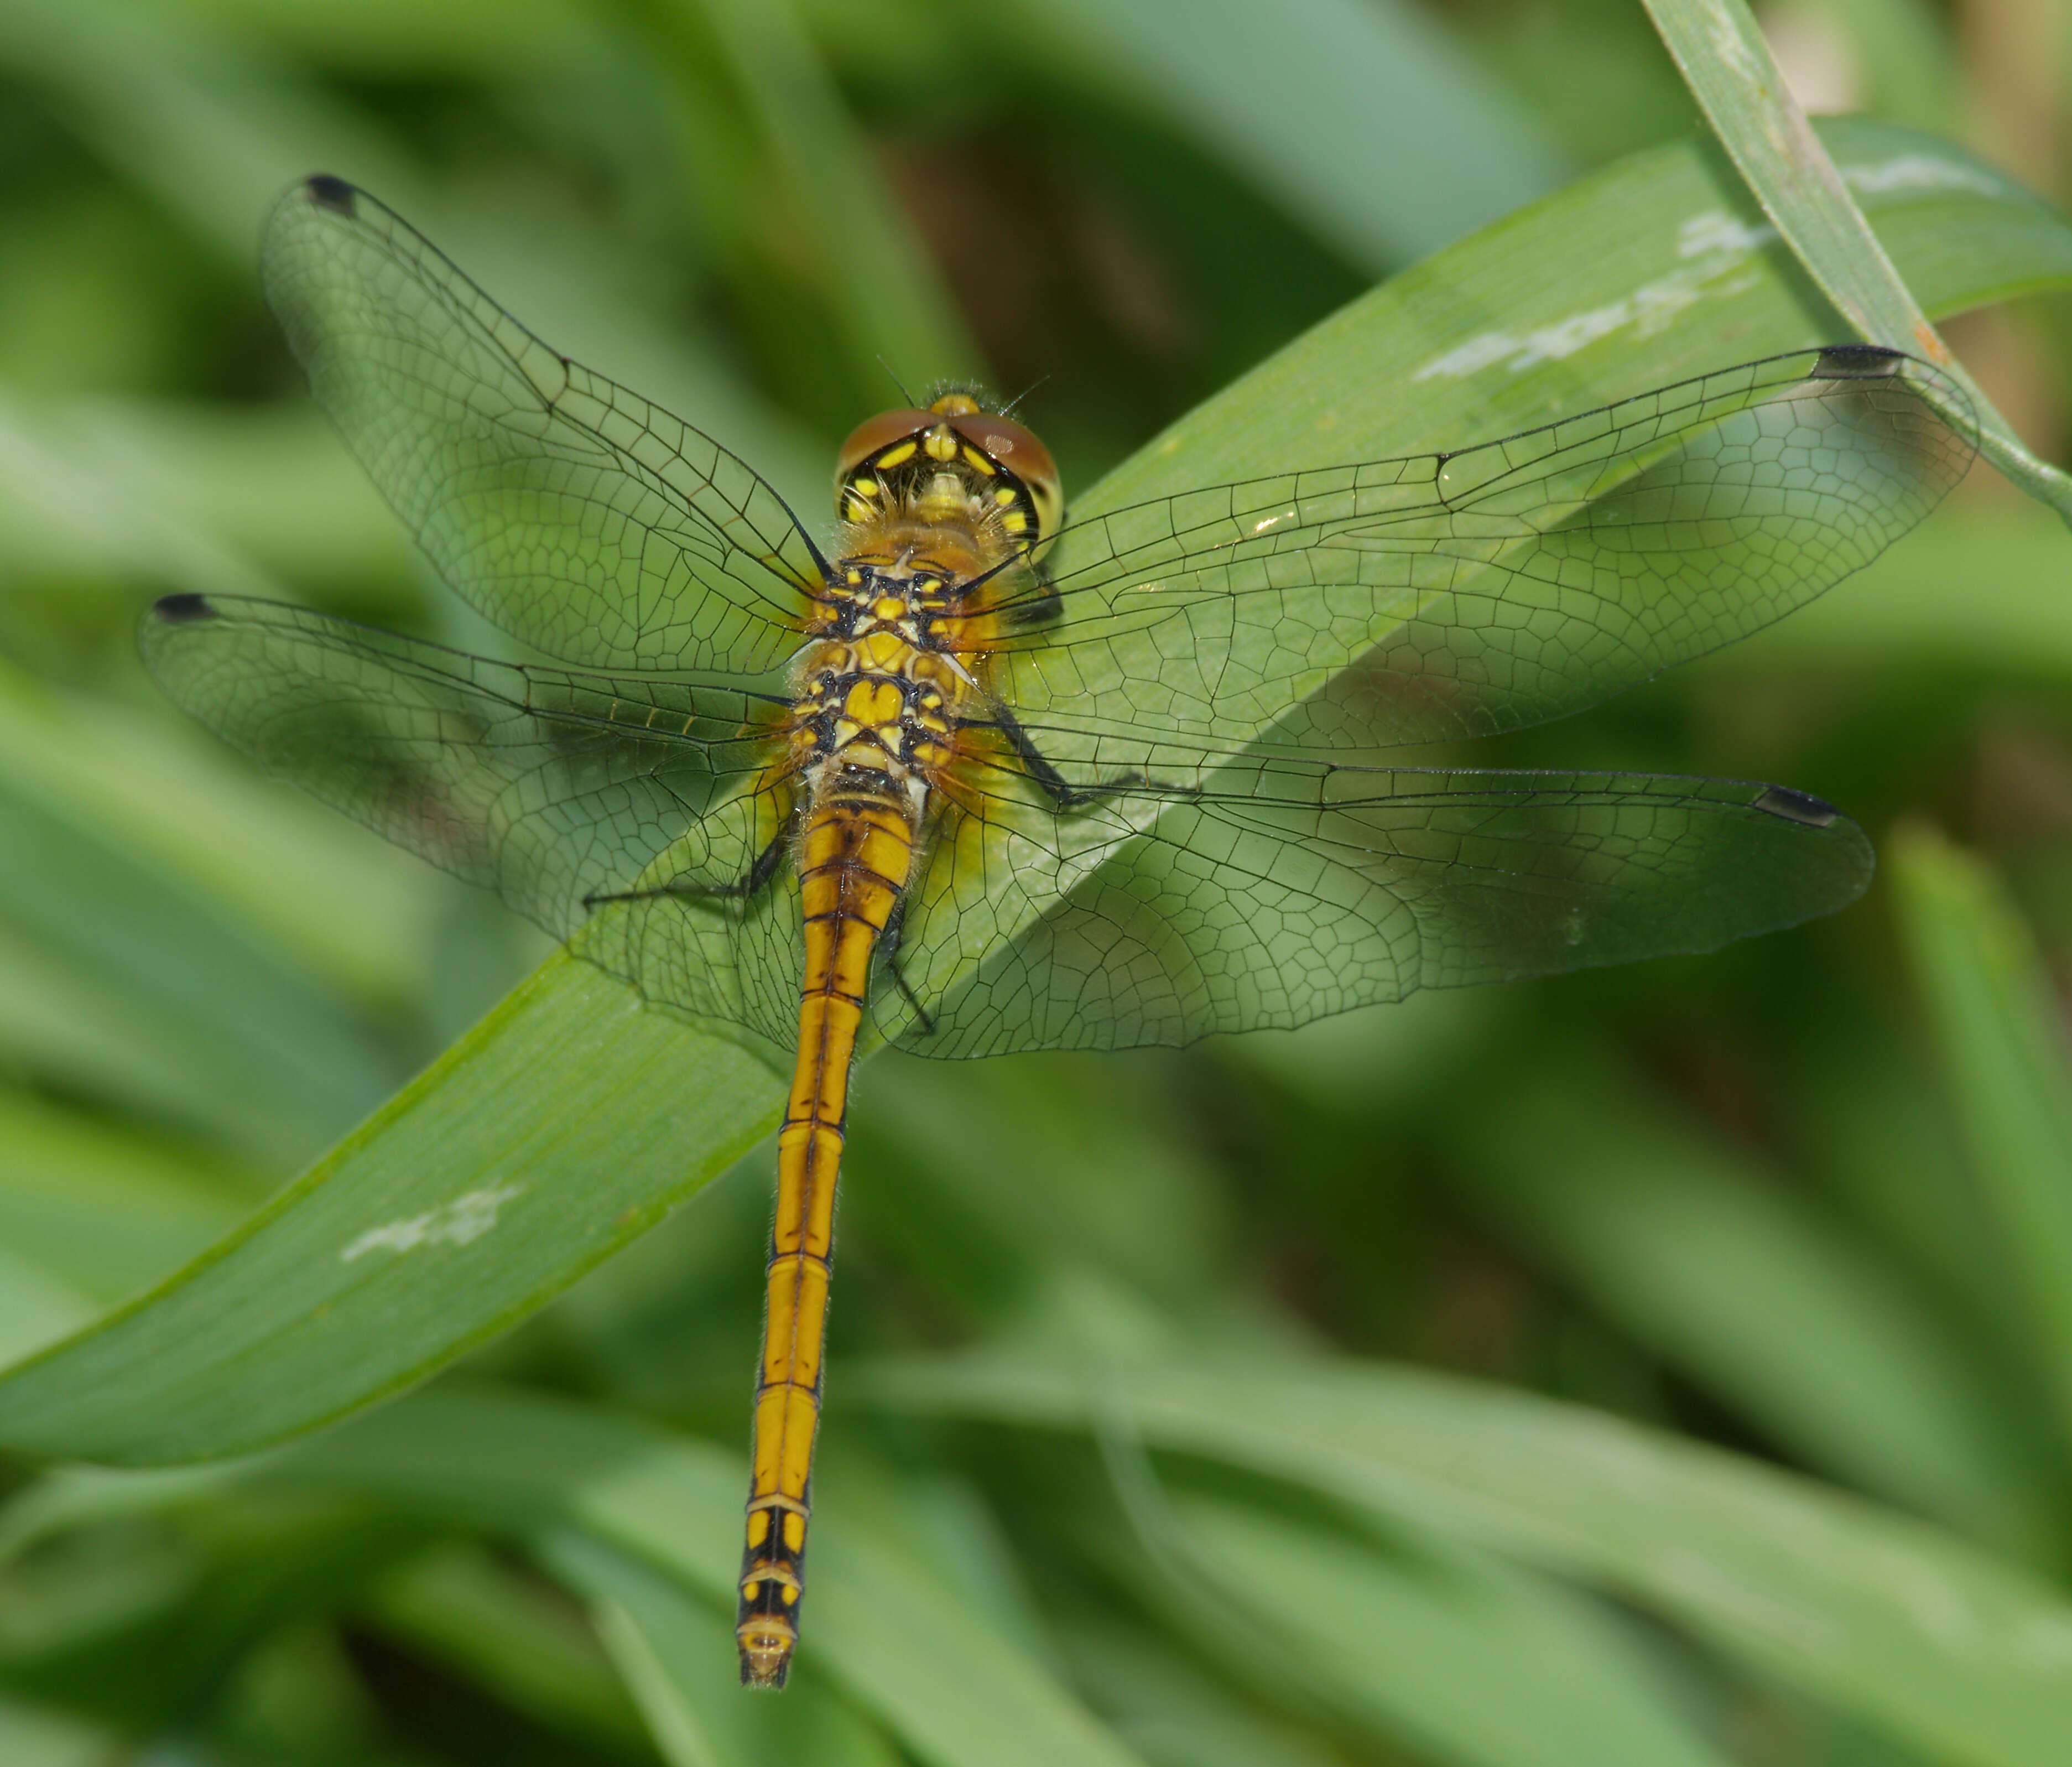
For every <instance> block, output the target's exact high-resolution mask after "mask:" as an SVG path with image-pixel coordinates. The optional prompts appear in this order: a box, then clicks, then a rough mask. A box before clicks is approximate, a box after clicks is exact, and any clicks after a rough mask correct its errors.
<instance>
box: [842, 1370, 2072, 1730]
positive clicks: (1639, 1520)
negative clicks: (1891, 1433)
mask: <svg viewBox="0 0 2072 1767" xmlns="http://www.w3.org/2000/svg"><path fill="white" fill-rule="evenodd" d="M857 1384H864V1383H861V1382H858V1383H857ZM868 1390H869V1394H870V1396H871V1397H872V1398H874V1399H875V1401H876V1402H878V1403H879V1404H881V1405H882V1406H884V1407H886V1408H888V1409H891V1410H894V1411H905V1412H912V1413H915V1414H921V1415H955V1416H964V1417H981V1418H990V1419H996V1420H997V1421H999V1422H1001V1423H1014V1424H1020V1425H1026V1426H1034V1427H1061V1428H1069V1429H1091V1428H1105V1427H1112V1426H1113V1425H1114V1424H1115V1423H1117V1422H1120V1423H1123V1424H1125V1425H1126V1426H1127V1427H1128V1428H1129V1429H1130V1430H1131V1431H1133V1433H1134V1434H1135V1435H1137V1437H1139V1438H1140V1439H1141V1440H1142V1441H1144V1442H1145V1444H1147V1445H1149V1446H1151V1447H1154V1448H1172V1449H1179V1450H1183V1451H1185V1452H1188V1453H1191V1454H1195V1455H1200V1456H1207V1457H1208V1458H1211V1459H1215V1460H1227V1461H1229V1462H1231V1463H1232V1464H1236V1465H1240V1466H1244V1467H1248V1468H1254V1469H1256V1470H1257V1471H1260V1472H1267V1473H1269V1474H1272V1475H1273V1476H1275V1477H1280V1478H1283V1479H1286V1480H1289V1481H1293V1482H1295V1483H1297V1484H1298V1485H1309V1486H1312V1487H1314V1488H1315V1489H1318V1490H1321V1491H1324V1492H1326V1493H1330V1494H1331V1495H1332V1496H1334V1497H1338V1498H1341V1499H1343V1500H1345V1501H1350V1502H1352V1503H1355V1504H1358V1505H1364V1506H1367V1507H1369V1508H1371V1509H1373V1510H1375V1511H1377V1512H1379V1513H1381V1514H1387V1515H1389V1516H1397V1517H1404V1518H1408V1519H1410V1520H1412V1521H1414V1522H1418V1523H1420V1524H1421V1525H1423V1526H1427V1527H1430V1528H1433V1529H1435V1530H1438V1531H1440V1532H1441V1533H1445V1534H1457V1535H1460V1536H1461V1537H1462V1538H1466V1539H1468V1540H1470V1541H1473V1542H1475V1543H1478V1544H1480V1545H1482V1546H1485V1547H1490V1548H1491V1549H1493V1550H1494V1551H1498V1552H1502V1553H1505V1554H1507V1555H1512V1556H1515V1557H1517V1558H1519V1559H1524V1560H1526V1561H1527V1562H1529V1563H1536V1564H1540V1565H1543V1566H1545V1567H1548V1568H1550V1569H1554V1570H1558V1571H1565V1572H1568V1573H1570V1574H1572V1575H1577V1576H1580V1577H1583V1578H1585V1579H1587V1580H1590V1581H1592V1582H1593V1583H1595V1584H1598V1585H1600V1586H1601V1587H1603V1588H1607V1589H1609V1590H1611V1591H1613V1592H1615V1593H1617V1594H1618V1595H1620V1596H1623V1597H1625V1598H1626V1599H1627V1600H1630V1601H1633V1602H1634V1603H1636V1604H1639V1605H1641V1606H1642V1607H1645V1608H1651V1609H1652V1610H1654V1611H1655V1612H1656V1613H1659V1614H1661V1615H1663V1617H1666V1618H1668V1619H1671V1620H1673V1621H1676V1622H1678V1623H1679V1624H1680V1625H1684V1626H1687V1627H1688V1628H1690V1629H1692V1631H1694V1632H1695V1633H1698V1634H1699V1635H1700V1637H1706V1638H1709V1639H1711V1640H1712V1641H1714V1642H1715V1643H1716V1644H1717V1645H1720V1646H1721V1647H1723V1648H1725V1649H1726V1650H1729V1651H1732V1652H1733V1653H1735V1654H1740V1655H1742V1656H1745V1657H1746V1658H1748V1659H1749V1661H1750V1662H1753V1663H1754V1664H1755V1665H1756V1666H1758V1667H1760V1668H1761V1669H1762V1670H1764V1671H1765V1672H1766V1673H1767V1674H1773V1675H1774V1676H1776V1677H1777V1678H1778V1679H1780V1680H1782V1681H1785V1682H1787V1683H1790V1684H1792V1685H1794V1686H1796V1687H1801V1688H1803V1689H1804V1690H1806V1691H1808V1692H1810V1693H1811V1694H1814V1695H1817V1696H1818V1697H1819V1698H1820V1699H1824V1700H1827V1701H1829V1702H1831V1703H1833V1704H1835V1705H1836V1706H1837V1707H1841V1708H1842V1709H1844V1710H1845V1711H1852V1712H1854V1713H1856V1715H1857V1716H1860V1718H1862V1719H1863V1720H1864V1721H1866V1722H1867V1723H1868V1724H1872V1725H1873V1726H1874V1727H1876V1728H1880V1729H1881V1730H1884V1731H1885V1732H1889V1734H1890V1735H1892V1736H1893V1737H1895V1738H1896V1739H1897V1740H1901V1741H1903V1742H1906V1743H1908V1744H1911V1745H1914V1746H1916V1747H1918V1748H1922V1749H1923V1750H1925V1751H1926V1753H1929V1754H1930V1757H1932V1758H1934V1759H1936V1760H1938V1761H1950V1762H1953V1763H1963V1764H1964V1767H2050V1764H2052V1763H2055V1762H2057V1761H2060V1760H2061V1759H2062V1755H2063V1751H2064V1741H2065V1738H2066V1736H2067V1735H2068V1734H2072V1673H2068V1670H2067V1665H2068V1664H2072V1604H2066V1602H2065V1601H2064V1600H2063V1599H2062V1597H2061V1596H2059V1595H2058V1593H2057V1592H2055V1591H2053V1590H2052V1589H2050V1588H2049V1587H2047V1586H2046V1585H2045V1584H2043V1583H2042V1582H2041V1580H2038V1579H2037V1578H2035V1577H2034V1576H2033V1575H2030V1574H2029V1572H2027V1571H2022V1570H2020V1569H2017V1568H2016V1567H2013V1566H2012V1565H2010V1564H2008V1563H2005V1562H2004V1561H2001V1560H1998V1559H1994V1558H1992V1557H1990V1556H1988V1555H1987V1554H1985V1553H1984V1552H1981V1551H1978V1550H1977V1549H1976V1548H1975V1547H1970V1546H1967V1545H1965V1544H1963V1543H1961V1542H1959V1541H1958V1540H1956V1539H1955V1538H1952V1537H1951V1536H1949V1535H1947V1534H1942V1533H1939V1532H1938V1531H1937V1530H1934V1529H1932V1528H1930V1527H1927V1526H1922V1525H1921V1524H1919V1523H1917V1522H1911V1521H1909V1520H1907V1519H1905V1518H1901V1517H1899V1516H1897V1515H1894V1514H1890V1513H1889V1512H1886V1511H1881V1510H1878V1509H1877V1508H1876V1507H1875V1506H1873V1505H1870V1504H1868V1503H1865V1502H1864V1501H1861V1500H1860V1499H1856V1498H1853V1497H1847V1496H1844V1495H1842V1494H1840V1493H1836V1492H1834V1491H1831V1490H1829V1489H1824V1488H1823V1487H1821V1486H1819V1485H1814V1484H1812V1483H1811V1482H1810V1481H1807V1480H1804V1479H1802V1478H1799V1477H1794V1476H1793V1475H1791V1474H1789V1473H1786V1472H1780V1471H1778V1470H1777V1469H1776V1468H1772V1467H1768V1466H1765V1465H1762V1464H1760V1463H1758V1462H1755V1461H1752V1460H1744V1459H1741V1458H1739V1457H1737V1456H1732V1455H1729V1454H1725V1453H1723V1452H1720V1451H1719V1450H1717V1449H1714V1448H1704V1447H1700V1446H1698V1445H1696V1444H1690V1443H1687V1442H1684V1441H1682V1440H1678V1439H1676V1438H1675V1437H1671V1436H1667V1435H1661V1434H1659V1433H1657V1432H1654V1431H1647V1430H1644V1429H1642V1428H1639V1427H1637V1426H1635V1425H1633V1424H1630V1423H1624V1422H1622V1421H1620V1420H1618V1419H1614V1418H1611V1417H1608V1416H1605V1415H1601V1414H1597V1413H1594V1412H1590V1411H1584V1410H1582V1409H1581V1408H1580V1407H1571V1406H1564V1405H1560V1404H1557V1403H1555V1402H1552V1401H1549V1400H1546V1399H1542V1398H1535V1397H1531V1396H1528V1395H1526V1394H1519V1393H1516V1392H1510V1391H1506V1390H1503V1389H1501V1388H1497V1387H1483V1386H1476V1385H1474V1384H1472V1383H1470V1382H1465V1381H1461V1380H1458V1379H1456V1378H1449V1377H1445V1376H1441V1375H1437V1374H1424V1373H1421V1372H1412V1371H1410V1370H1400V1369H1390V1368H1386V1367H1383V1366H1379V1365H1367V1366H1362V1365H1350V1364H1347V1365H1338V1366H1333V1365H1319V1364H1315V1363H1309V1364H1303V1363H1297V1362H1293V1361H1290V1362H1287V1363H1258V1364H1254V1365H1251V1366H1239V1365H1173V1366H1163V1367H1140V1368H1129V1367H1123V1366H1116V1367H1111V1368H1108V1369H1106V1370H1101V1371H1100V1374H1099V1375H1098V1377H1097V1378H1095V1379H1093V1380H1091V1382H1090V1381H1088V1380H1087V1379H1086V1378H1083V1373H1082V1371H1080V1370H1072V1369H1067V1368H1063V1367H1059V1366H1053V1365H1044V1364H1039V1363H1034V1362H1030V1361H1022V1360H1019V1359H1017V1358H1012V1357H1007V1356H1005V1355H1001V1354H997V1353H995V1354H985V1353H980V1354H973V1355H971V1356H968V1357H957V1358H944V1359H940V1360H935V1361H919V1362H915V1363H910V1364H906V1365H895V1366H894V1367H891V1368H889V1369H886V1370H882V1371H880V1372H879V1373H878V1374H876V1375H875V1376H874V1378H871V1379H870V1381H869V1382H868Z"/></svg>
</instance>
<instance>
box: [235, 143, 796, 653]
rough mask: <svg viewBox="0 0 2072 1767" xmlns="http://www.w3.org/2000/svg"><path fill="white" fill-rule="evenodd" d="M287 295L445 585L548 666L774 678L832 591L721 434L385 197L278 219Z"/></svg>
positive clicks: (288, 308) (339, 188) (346, 422)
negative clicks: (443, 245)
mask: <svg viewBox="0 0 2072 1767" xmlns="http://www.w3.org/2000/svg"><path fill="white" fill-rule="evenodd" d="M263 257H264V263H265V281H266V295H267V299H269V301H270V302H271V303H272V304H273V310H274V311H275V312H276V313H277V315H279V317H280V319H281V323H282V327H284V328H285V329H286V332H287V334H288V339H289V341H290V344H292V345H293V346H294V352H295V354H296V356H298V358H300V360H301V361H302V365H303V366H304V368H305V369H306V370H307V371H308V373H309V377H310V385H311V386H312V387H313V388H314V389H315V392H316V396H317V399H318V402H319V403H320V404H321V405H322V406H323V407H324V409H325V410H327V412H329V413H330V414H331V418H332V419H333V421H334V422H336V423H337V425H338V426H339V430H341V431H342V432H343V435H344V436H345V439H346V441H347V443H349V444H350V446H351V447H352V450H353V451H354V452H355V453H356V455H359V457H360V462H361V463H362V464H363V465H364V467H366V469H367V471H368V475H369V476H371V477H372V479H373V480H374V482H375V484H376V485H377V486H378V487H379V488H380V491H381V493H382V495H383V496H385V497H386V498H387V499H388V500H389V503H390V504H391V505H393V507H394V509H395V510H396V512H397V514H398V515H400V516H401V517H402V518H403V520H404V521H405V523H406V524H407V525H408V526H409V529H410V531H411V533H413V534H414V535H415V536H416V538H417V543H418V544H419V545H420V546H421V547H422V548H423V549H424V550H425V553H426V556H427V557H428V558H430V561H431V563H432V565H433V566H434V569H435V570H437V571H438V574H439V575H440V577H441V578H442V579H443V580H444V581H445V582H446V583H447V584H448V585H449V586H450V587H452V588H453V589H454V591H456V592H457V593H458V594H459V595H461V596H462V597H463V599H466V600H467V601H468V602H469V603H471V604H472V605H474V606H475V608H479V609H480V610H481V612H483V614H484V615H486V616H487V617H488V618H489V619H490V620H492V621H494V622H495V624H497V625H499V626H500V627H501V628H504V630H505V631H507V632H511V633H512V634H513V635H514V636H516V637H518V638H520V639H522V640H524V642H525V643H526V644H528V645H531V646H532V647H533V648H534V649H537V650H539V651H541V652H542V653H545V654H546V655H548V656H550V657H558V658H560V659H561V660H562V661H567V662H570V663H574V664H577V665H581V666H582V667H585V668H591V669H627V668H639V667H643V666H646V667H656V666H660V667H664V668H669V669H693V670H697V669H728V670H734V671H737V672H740V673H750V674H754V673H762V672H763V671H764V670H766V669H771V668H772V667H774V666H775V665H778V664H779V663H781V662H782V661H783V659H784V658H785V657H787V656H788V655H789V654H790V653H791V650H792V649H794V648H796V645H797V643H798V631H799V618H800V609H801V608H802V606H803V604H804V603H803V599H802V598H803V597H804V595H807V594H809V593H811V592H812V591H814V590H816V588H817V587H819V585H820V583H821V582H822V581H823V579H824V565H823V564H822V562H821V560H820V554H819V553H818V551H817V550H816V548H815V546H814V545H813V543H812V540H811V539H810V538H808V535H807V534H806V533H805V531H804V529H802V528H801V527H800V525H799V522H798V521H797V520H796V518H795V517H793V515H792V514H791V511H790V510H789V509H787V507H786V506H785V504H784V502H783V499H782V498H781V497H779V496H778V494H777V493H776V492H775V491H774V490H773V489H772V488H771V487H770V486H769V485H768V484H767V483H766V482H765V481H764V480H762V479H761V478H759V476H757V475H756V474H755V473H754V472H752V471H751V470H750V468H749V467H747V466H746V465H745V464H744V463H742V461H740V460H739V459H736V458H735V456H734V455H732V454H730V453H729V452H728V451H726V449H725V448H723V447H721V446H720V445H719V444H718V443H716V442H714V441H713V439H711V438H710V437H709V436H707V435H704V434H702V433H701V432H700V431H699V430H695V429H693V428H692V427H691V426H689V424H687V423H685V422H681V421H680V420H679V419H677V418H673V417H672V416H670V415H669V414H668V413H667V412H665V411H662V410H658V409H657V408H656V406H652V405H651V404H649V403H648V402H647V401H646V400H645V399H643V398H641V397H639V396H638V395H637V394H635V393H629V392H628V391H627V390H626V389H625V388H623V387H621V386H617V385H614V384H613V383H612V382H611V381H607V380H606V379H605V378H604V377H602V375H598V374H593V373H590V370H589V369H585V368H583V367H582V366H581V365H579V364H577V363H574V362H571V361H569V360H567V359H566V358H565V357H564V356H560V355H558V354H557V353H556V352H554V351H553V350H552V349H550V348H549V347H548V346H547V345H546V344H543V343H541V341H540V340H539V339H537V338H536V337H535V336H532V333H531V332H528V331H527V330H526V329H525V328H524V326H522V325H520V323H518V322H517V320H516V319H512V317H511V316H510V315H508V313H505V312H504V311H502V310H501V309H500V307H497V306H496V304H495V303H494V302H493V301H491V299H489V297H488V296H487V295H484V294H483V292H482V290H480V289H479V288H477V287H476V286H475V284H474V283H473V282H470V281H469V280H468V278H467V277H465V276H464V275H463V274H461V272H460V271H459V270H457V269H456V268H455V267H454V266H453V265H452V264H451V263H450V262H448V261H447V259H446V257H444V256H443V255H442V253H440V252H439V251H438V249H437V248H436V247H434V245H431V243H430V241H427V240H426V239H425V238H423V237H421V235H420V234H418V233H417V232H416V231H415V230H414V229H412V228H411V227H410V225H409V224H408V223H407V222H405V221H404V220H402V219H401V217H400V216H397V215H395V214H394V213H393V212H391V211H390V210H389V209H388V208H384V206H383V205H382V204H380V203H379V202H377V201H376V200H375V199H374V198H372V196H368V195H367V193H366V192H364V191H360V190H356V189H354V188H353V187H352V186H351V185H349V184H347V183H343V182H341V181H340V180H339V179H335V178H313V179H309V180H307V181H306V182H305V183H302V184H299V185H298V186H297V187H295V188H294V189H293V190H290V192H288V193H287V194H286V196H283V197H282V199H281V200H280V202H279V203H278V204H277V205H276V206H275V208H274V210H273V216H272V219H271V220H269V222H268V224H267V228H266V237H265V245H264V249H263Z"/></svg>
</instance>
